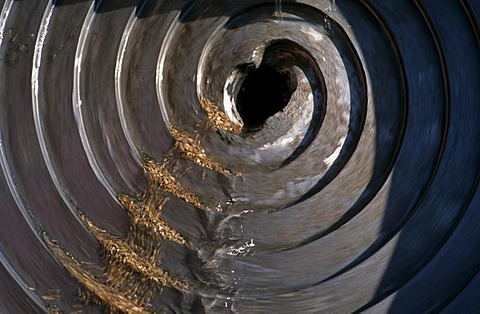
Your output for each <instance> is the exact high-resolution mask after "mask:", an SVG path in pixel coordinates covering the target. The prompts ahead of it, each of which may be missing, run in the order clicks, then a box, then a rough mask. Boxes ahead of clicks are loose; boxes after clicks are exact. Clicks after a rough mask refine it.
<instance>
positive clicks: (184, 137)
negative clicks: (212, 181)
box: [170, 127, 241, 176]
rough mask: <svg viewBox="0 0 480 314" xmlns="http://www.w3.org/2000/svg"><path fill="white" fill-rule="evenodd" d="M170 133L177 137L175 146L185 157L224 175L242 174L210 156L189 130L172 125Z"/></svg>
mask: <svg viewBox="0 0 480 314" xmlns="http://www.w3.org/2000/svg"><path fill="white" fill-rule="evenodd" d="M170 133H171V134H172V136H173V138H174V139H175V148H177V149H178V150H179V151H181V152H182V153H183V157H184V158H185V159H188V160H191V161H193V162H194V163H196V164H197V165H199V166H200V167H203V168H208V169H210V170H213V171H215V172H218V173H221V174H224V175H236V176H240V175H241V174H240V172H235V171H231V170H229V169H227V168H225V167H223V166H222V165H220V164H219V163H218V162H215V161H213V160H211V159H210V158H208V157H207V154H206V153H205V150H204V149H203V148H201V147H200V143H199V140H194V139H193V138H192V137H191V136H190V135H189V134H188V133H187V132H184V131H180V130H178V129H176V128H174V127H170Z"/></svg>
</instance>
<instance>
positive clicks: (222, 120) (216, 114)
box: [200, 96, 242, 134]
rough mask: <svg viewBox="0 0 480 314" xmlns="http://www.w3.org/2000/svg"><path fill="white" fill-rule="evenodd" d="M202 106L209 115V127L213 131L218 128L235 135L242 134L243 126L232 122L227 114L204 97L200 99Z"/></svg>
mask: <svg viewBox="0 0 480 314" xmlns="http://www.w3.org/2000/svg"><path fill="white" fill-rule="evenodd" d="M200 105H201V106H202V108H203V110H204V111H205V113H206V114H207V117H208V127H209V128H211V129H214V128H217V129H220V130H224V131H227V132H231V133H234V134H241V133H242V126H241V125H239V124H237V123H234V122H232V121H231V120H230V119H229V118H228V117H227V115H226V114H225V112H223V111H221V110H220V109H219V108H218V107H217V106H216V105H215V104H214V103H213V101H211V100H210V99H208V98H206V97H205V96H202V97H201V98H200Z"/></svg>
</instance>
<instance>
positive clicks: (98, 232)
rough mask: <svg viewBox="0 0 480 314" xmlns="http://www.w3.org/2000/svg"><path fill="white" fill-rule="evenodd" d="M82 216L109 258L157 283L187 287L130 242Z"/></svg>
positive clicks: (180, 287) (181, 287)
mask: <svg viewBox="0 0 480 314" xmlns="http://www.w3.org/2000/svg"><path fill="white" fill-rule="evenodd" d="M81 218H82V220H83V221H84V222H85V224H86V225H87V227H88V228H89V229H90V231H92V233H93V234H94V235H95V238H96V239H97V240H98V241H99V242H100V243H101V244H102V246H103V248H104V249H105V252H106V255H107V258H109V259H112V260H115V261H117V262H118V263H119V264H123V265H124V266H128V267H129V268H130V269H132V270H133V271H134V272H137V273H139V274H141V275H142V277H144V278H146V279H148V280H150V281H152V282H154V283H156V284H161V285H167V284H169V285H171V286H173V287H176V288H179V289H183V290H185V289H187V286H186V285H185V284H183V283H181V282H179V281H177V280H175V279H173V278H171V277H170V276H169V275H168V273H167V272H165V271H164V270H162V269H160V268H159V267H157V266H155V265H151V264H150V263H149V262H148V261H146V259H145V258H142V256H139V255H138V254H137V252H135V251H134V250H133V249H132V248H131V247H130V246H129V245H128V243H126V242H125V241H122V240H121V239H119V238H117V237H115V236H114V235H112V234H110V233H108V232H107V231H105V230H103V229H101V228H99V227H98V226H96V225H95V224H94V223H92V222H91V221H90V220H89V219H88V218H86V217H85V216H82V217H81Z"/></svg>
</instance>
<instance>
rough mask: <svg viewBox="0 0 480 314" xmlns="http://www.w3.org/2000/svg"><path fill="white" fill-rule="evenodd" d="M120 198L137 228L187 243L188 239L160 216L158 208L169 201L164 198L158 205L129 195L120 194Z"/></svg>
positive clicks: (180, 242) (179, 242)
mask: <svg viewBox="0 0 480 314" xmlns="http://www.w3.org/2000/svg"><path fill="white" fill-rule="evenodd" d="M118 199H119V201H120V203H121V204H122V206H123V207H124V208H125V209H126V210H127V211H128V213H129V214H130V216H131V218H132V225H134V226H136V227H137V228H138V227H139V226H141V227H142V228H143V229H145V230H148V231H149V232H151V233H153V234H154V235H156V236H160V237H162V238H164V239H167V240H170V241H172V242H175V243H177V244H180V245H187V241H186V240H185V239H184V238H183V237H182V236H181V235H180V234H179V233H178V232H177V231H176V230H175V229H173V228H171V227H170V226H169V225H168V224H167V223H166V222H165V221H163V220H161V219H160V218H158V212H157V208H162V207H163V205H164V204H165V203H166V202H167V201H168V198H164V199H163V200H162V201H161V203H160V204H159V205H158V206H155V204H152V202H148V201H147V202H139V201H136V200H134V199H133V198H131V197H129V196H128V195H124V194H122V195H119V196H118Z"/></svg>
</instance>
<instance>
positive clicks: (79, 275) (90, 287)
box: [43, 234, 149, 313]
mask: <svg viewBox="0 0 480 314" xmlns="http://www.w3.org/2000/svg"><path fill="white" fill-rule="evenodd" d="M43 238H44V241H45V243H46V244H47V246H48V247H49V249H50V250H51V251H52V252H53V253H54V254H55V256H56V257H57V258H58V259H59V261H60V263H61V264H62V265H63V267H65V268H66V269H67V271H68V272H69V273H70V274H71V275H72V276H73V277H74V278H75V279H76V280H77V281H78V282H79V283H80V284H81V285H82V286H83V287H85V289H86V290H87V292H88V293H89V294H91V295H94V296H95V300H97V303H99V304H104V305H107V306H108V307H109V309H110V311H111V312H122V313H149V311H148V310H147V309H146V308H145V307H143V306H141V305H139V304H137V303H136V302H135V300H132V299H130V298H128V297H127V296H125V295H123V294H121V293H120V292H119V291H117V290H115V289H113V288H112V287H110V286H108V285H106V284H104V283H102V282H101V281H100V280H98V279H97V278H95V276H93V275H92V274H91V273H90V272H88V271H87V270H85V269H84V268H83V267H82V266H80V263H79V262H78V261H77V260H75V259H74V258H73V257H72V256H71V255H70V254H68V253H66V252H64V251H63V250H62V249H61V248H60V247H59V246H58V244H56V243H54V242H52V241H51V240H50V239H49V238H48V237H47V236H46V235H45V234H44V236H43Z"/></svg>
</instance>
